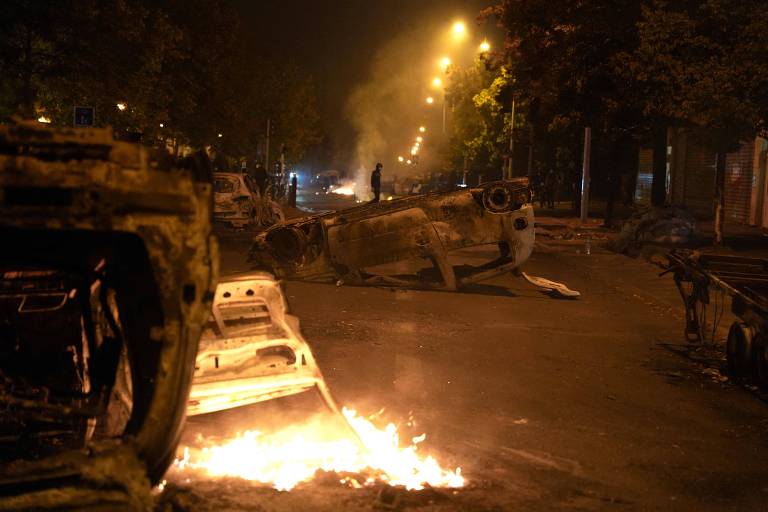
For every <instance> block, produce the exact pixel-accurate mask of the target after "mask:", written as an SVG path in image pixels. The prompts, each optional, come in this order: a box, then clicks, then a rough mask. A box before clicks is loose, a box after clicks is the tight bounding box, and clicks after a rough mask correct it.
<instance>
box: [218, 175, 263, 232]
mask: <svg viewBox="0 0 768 512" xmlns="http://www.w3.org/2000/svg"><path fill="white" fill-rule="evenodd" d="M258 196H259V193H258V191H254V190H253V189H252V187H251V184H250V183H249V182H248V180H247V177H246V176H244V175H243V174H237V173H233V172H215V173H213V201H214V209H213V218H214V220H215V221H216V222H220V223H222V224H226V225H228V226H231V227H234V228H242V227H246V226H250V225H251V224H253V223H254V222H255V218H256V207H257V203H258V202H259V197H258Z"/></svg>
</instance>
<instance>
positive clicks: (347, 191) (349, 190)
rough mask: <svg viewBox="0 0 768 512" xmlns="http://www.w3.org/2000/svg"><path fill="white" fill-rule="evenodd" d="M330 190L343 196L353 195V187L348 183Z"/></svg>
mask: <svg viewBox="0 0 768 512" xmlns="http://www.w3.org/2000/svg"><path fill="white" fill-rule="evenodd" d="M331 192H333V193H334V194H341V195H343V196H353V195H355V188H354V187H352V186H350V185H346V186H343V187H339V188H335V189H333V190H331Z"/></svg>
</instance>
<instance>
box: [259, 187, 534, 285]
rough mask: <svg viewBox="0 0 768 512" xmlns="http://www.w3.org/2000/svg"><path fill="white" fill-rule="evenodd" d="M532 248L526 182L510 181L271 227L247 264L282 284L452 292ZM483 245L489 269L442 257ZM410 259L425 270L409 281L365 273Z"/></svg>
mask: <svg viewBox="0 0 768 512" xmlns="http://www.w3.org/2000/svg"><path fill="white" fill-rule="evenodd" d="M533 242H534V221H533V207H532V206H531V205H530V190H529V188H528V181H527V179H526V178H518V179H514V180H508V181H496V182H491V183H487V184H484V185H483V186H481V187H478V188H472V189H465V190H458V191H453V192H447V193H434V194H426V195H420V196H410V197H405V198H402V199H396V200H393V201H386V202H382V203H378V204H369V205H366V206H362V207H357V208H350V209H347V210H342V211H339V212H333V213H325V214H319V215H314V216H311V217H307V218H303V219H299V220H296V221H293V222H288V223H286V224H282V225H279V226H274V227H272V228H270V229H268V230H267V231H265V232H263V233H261V234H259V235H258V236H257V237H256V239H255V241H254V244H253V246H252V248H251V252H250V260H251V261H252V262H254V263H255V265H256V267H257V268H261V269H268V270H270V271H271V272H273V273H274V274H275V275H277V276H278V277H284V278H289V279H290V278H293V279H308V280H316V279H329V278H333V279H336V280H339V281H342V282H344V283H348V284H368V285H390V286H403V287H416V288H436V289H447V290H456V289H457V288H460V287H461V286H464V285H468V284H471V283H476V282H478V281H482V280H484V279H488V278H491V277H493V276H496V275H499V274H501V273H504V272H508V271H510V270H513V269H515V268H516V267H518V266H519V265H521V264H522V263H523V262H525V261H526V260H527V259H528V257H529V256H530V254H531V251H532V250H533ZM488 244H495V245H497V246H498V249H499V255H498V257H497V258H496V259H494V260H493V261H490V262H487V263H485V264H483V265H480V266H468V265H463V266H453V265H452V264H451V263H450V261H449V258H448V254H449V252H450V251H454V250H457V249H463V248H467V247H473V246H479V245H488ZM414 258H420V259H427V260H430V261H431V262H432V265H433V269H427V270H426V271H422V272H419V273H418V274H417V275H416V276H400V275H397V276H393V275H382V274H374V273H369V272H368V271H366V269H367V268H370V267H374V266H377V265H383V264H387V263H394V262H398V261H403V260H408V259H414ZM435 270H436V271H437V272H435ZM430 271H431V272H430Z"/></svg>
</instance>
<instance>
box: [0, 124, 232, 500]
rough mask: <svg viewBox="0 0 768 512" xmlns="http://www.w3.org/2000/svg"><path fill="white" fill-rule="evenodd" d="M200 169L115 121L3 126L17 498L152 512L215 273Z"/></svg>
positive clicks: (3, 319) (6, 312)
mask: <svg viewBox="0 0 768 512" xmlns="http://www.w3.org/2000/svg"><path fill="white" fill-rule="evenodd" d="M192 174H193V173H190V172H188V171H186V170H181V169H175V168H168V169H160V168H157V167H153V164H152V163H151V161H150V159H149V157H148V154H147V150H146V148H144V147H141V146H139V145H136V144H130V143H126V142H119V141H115V140H114V139H113V137H112V132H111V130H110V129H56V128H51V127H47V126H45V125H41V124H39V123H34V122H17V123H15V124H11V125H8V126H0V236H1V237H2V240H3V250H2V251H1V252H0V277H1V279H0V455H2V460H3V461H4V462H7V463H6V464H3V465H2V469H0V496H3V497H4V503H5V505H7V506H11V508H14V507H15V508H19V509H29V508H32V509H41V508H45V507H50V506H51V503H55V507H70V508H72V509H81V510H82V509H85V508H88V506H90V505H91V504H93V503H96V504H100V505H101V506H102V507H104V508H110V506H111V505H104V504H105V503H112V500H116V501H114V503H113V505H114V508H113V509H117V508H120V505H121V506H123V507H125V508H130V509H137V508H143V507H145V506H146V502H144V501H142V500H144V498H142V496H146V492H144V491H142V489H144V487H146V488H147V489H148V486H147V485H146V484H147V483H148V482H157V481H159V479H160V478H161V477H162V475H163V473H164V472H165V469H166V468H167V466H168V464H169V463H170V462H171V461H172V460H173V457H174V456H175V447H176V444H177V442H178V438H179V436H180V431H181V426H182V423H183V419H184V415H185V404H186V398H187V395H188V393H189V389H190V386H191V381H192V374H193V368H194V361H195V355H196V352H197V344H198V340H199V337H200V333H201V330H202V326H203V324H204V323H205V321H206V319H207V317H208V315H209V306H210V301H211V298H212V295H213V290H214V288H215V285H216V279H217V258H218V251H217V245H216V240H215V238H214V236H213V234H212V231H211V222H210V218H211V207H212V199H211V197H212V196H211V185H210V183H209V182H207V181H206V180H205V179H204V176H203V175H202V174H199V175H198V177H199V178H200V179H199V180H197V179H195V177H194V176H193V175H192ZM33 439H41V442H39V443H31V442H30V440H33ZM10 462H12V464H11V463H10ZM142 484H143V485H142ZM54 487H55V489H54ZM97 491H98V497H92V498H89V497H88V496H91V495H92V494H93V493H95V492H97Z"/></svg>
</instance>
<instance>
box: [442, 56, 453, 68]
mask: <svg viewBox="0 0 768 512" xmlns="http://www.w3.org/2000/svg"><path fill="white" fill-rule="evenodd" d="M450 65H451V59H450V58H448V57H443V58H442V59H440V66H442V68H443V71H447V70H448V66H450Z"/></svg>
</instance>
